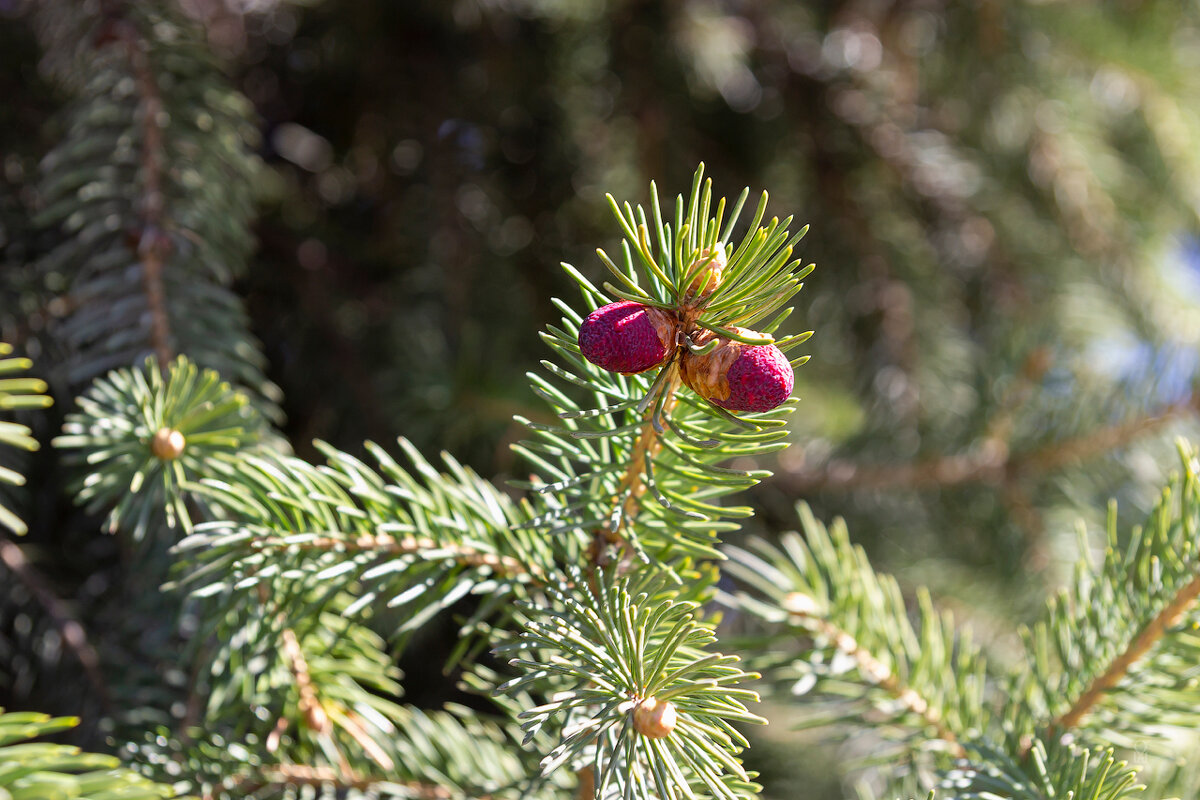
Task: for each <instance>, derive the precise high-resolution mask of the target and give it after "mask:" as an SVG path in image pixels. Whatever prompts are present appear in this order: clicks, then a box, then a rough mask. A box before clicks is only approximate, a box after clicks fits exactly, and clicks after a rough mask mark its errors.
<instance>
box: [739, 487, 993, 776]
mask: <svg viewBox="0 0 1200 800" xmlns="http://www.w3.org/2000/svg"><path fill="white" fill-rule="evenodd" d="M798 511H799V515H800V519H801V523H802V526H803V529H804V533H805V538H803V539H802V538H801V537H800V536H799V535H797V534H794V533H789V534H785V535H784V536H783V537H782V540H781V542H780V545H779V546H778V547H776V546H773V545H771V544H768V543H767V542H764V541H757V540H756V541H754V542H753V543H752V548H751V549H748V550H743V549H741V548H733V547H731V548H727V553H728V555H729V558H730V560H729V562H728V564H727V566H726V571H727V572H728V573H729V574H730V575H731V576H732V577H733V578H735V579H736V580H737V581H738V582H739V583H740V584H741V585H742V586H743V587H745V588H744V589H740V590H739V591H738V592H737V594H736V595H735V596H724V597H723V599H724V601H725V602H727V603H729V604H731V605H736V606H737V607H738V608H740V609H742V610H744V611H746V612H748V613H750V614H753V615H755V616H757V617H760V618H762V619H763V620H764V621H766V622H768V623H770V624H771V625H772V626H775V625H784V626H788V627H790V628H792V629H794V630H796V631H797V632H803V633H804V634H805V636H804V638H803V640H802V641H803V642H804V643H803V644H801V646H800V648H799V649H798V652H774V653H769V650H777V643H778V642H779V637H778V634H775V635H771V634H767V635H766V641H765V643H759V642H757V641H753V640H751V641H747V642H746V643H745V644H744V646H745V647H746V648H748V649H751V650H760V651H768V653H766V654H764V656H763V667H762V668H763V669H764V671H765V672H766V673H767V675H768V677H769V678H773V679H774V680H775V681H776V682H777V683H786V685H787V686H788V687H789V688H790V690H791V692H792V693H793V694H803V693H808V692H813V691H815V692H816V693H818V694H821V695H824V696H825V697H827V698H828V701H829V704H830V708H831V711H830V715H829V716H828V717H827V719H826V721H825V724H835V723H836V724H841V725H843V726H855V725H857V724H861V719H860V717H861V715H863V714H866V713H869V711H873V712H875V713H876V714H880V713H881V714H883V715H884V718H885V719H888V720H890V721H891V722H893V723H894V724H897V725H900V726H902V727H903V728H905V729H907V730H908V731H909V733H908V734H907V736H906V738H907V740H908V747H907V748H902V749H901V750H898V751H896V752H895V753H894V754H891V755H892V756H893V757H899V756H901V755H903V754H904V753H905V751H906V749H907V750H918V749H920V748H923V747H924V746H925V745H926V744H927V742H928V741H929V740H928V734H929V733H932V735H933V737H934V738H935V739H938V740H941V741H942V743H943V744H942V745H941V746H940V748H938V749H940V750H942V751H943V752H946V753H948V754H950V755H953V756H956V757H961V756H963V755H964V754H965V752H966V751H965V750H964V742H966V741H967V740H968V739H969V738H970V737H972V736H975V735H978V732H979V731H980V730H982V729H983V727H984V723H985V721H986V719H987V716H988V714H987V708H986V707H985V705H984V688H985V675H986V673H985V664H984V661H983V659H982V656H981V654H980V652H979V650H978V648H977V647H975V646H974V645H973V644H972V643H971V641H970V639H969V638H968V637H967V636H966V635H964V634H960V633H959V632H958V631H956V629H955V628H954V626H953V623H952V621H951V619H950V618H949V616H948V615H945V614H939V613H937V612H936V611H935V610H934V609H933V606H932V603H931V601H930V598H929V595H928V593H927V592H923V591H922V592H920V593H918V597H917V600H918V602H917V609H918V612H919V613H918V617H917V622H918V623H919V624H914V622H913V621H911V620H910V619H909V609H908V605H907V603H906V602H905V600H904V598H903V597H902V596H901V594H900V590H899V586H898V584H897V583H896V581H895V579H893V578H891V577H890V576H887V575H880V574H878V573H876V572H875V571H874V569H873V568H872V567H871V565H870V563H869V561H868V560H867V558H866V555H865V553H864V552H863V551H862V549H861V548H860V547H856V546H854V545H852V544H851V542H850V539H849V535H848V532H847V530H846V528H845V525H844V524H843V523H842V522H841V521H840V520H838V521H836V522H835V523H834V524H833V525H832V526H831V527H830V528H826V527H825V526H824V525H822V524H821V523H819V522H818V521H817V520H816V518H815V517H814V516H813V515H812V512H811V511H810V510H809V509H808V507H807V506H805V505H803V504H801V505H800V506H799V508H798ZM830 648H832V649H833V650H836V651H838V652H840V653H842V654H844V655H845V656H847V657H848V658H849V659H850V660H851V661H852V663H853V665H854V666H853V668H852V669H853V671H854V672H856V673H857V675H858V679H857V680H856V681H855V683H856V684H858V685H859V686H861V687H862V689H863V690H865V691H859V692H857V693H847V692H845V691H844V686H845V682H846V680H847V678H848V676H847V675H845V674H844V673H846V672H847V668H846V667H839V666H836V661H837V659H832V660H831V659H829V658H828V650H829V649H830Z"/></svg>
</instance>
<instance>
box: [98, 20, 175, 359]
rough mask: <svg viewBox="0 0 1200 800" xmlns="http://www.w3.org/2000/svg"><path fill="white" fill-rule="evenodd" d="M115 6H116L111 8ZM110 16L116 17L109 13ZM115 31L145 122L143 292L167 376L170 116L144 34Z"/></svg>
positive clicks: (122, 24) (127, 27) (120, 27)
mask: <svg viewBox="0 0 1200 800" xmlns="http://www.w3.org/2000/svg"><path fill="white" fill-rule="evenodd" d="M109 5H110V6H111V5H113V4H111V3H110V4H109ZM109 13H110V15H111V14H112V13H113V12H112V11H110V12H109ZM109 24H110V26H111V29H112V30H114V31H116V33H117V36H118V38H119V39H120V41H121V42H122V43H123V44H124V46H125V52H126V57H127V58H128V59H129V65H130V67H131V70H132V72H133V76H134V79H135V81H136V83H137V88H138V106H139V109H138V114H139V116H140V117H141V129H142V136H141V163H142V196H141V200H140V202H139V204H138V205H139V206H140V208H141V215H142V226H141V232H140V233H139V235H138V246H137V252H138V256H139V258H140V259H141V263H142V286H143V287H144V290H145V292H146V305H147V307H148V308H149V310H150V345H151V347H152V349H153V351H154V355H155V358H157V359H158V368H159V370H161V371H162V372H163V373H164V374H165V373H166V371H167V368H168V366H169V365H170V362H171V358H172V357H173V353H172V349H171V324H170V321H169V319H168V315H167V301H166V291H165V289H164V283H163V269H164V266H165V261H166V256H167V254H168V253H169V251H170V247H171V240H170V239H169V238H168V237H167V236H165V235H163V233H162V231H163V210H164V207H165V206H166V199H165V197H164V194H163V188H162V183H163V170H164V161H165V159H166V147H165V145H164V143H163V132H162V124H161V120H162V118H163V115H164V113H165V111H164V109H163V101H162V95H161V94H160V93H159V88H158V82H157V80H156V79H155V77H154V72H153V70H152V69H151V68H150V62H149V57H148V50H149V44H148V43H147V42H146V41H145V40H143V39H142V38H141V36H140V35H139V34H138V30H137V26H135V25H134V24H133V23H131V22H129V21H128V20H125V19H111V18H110V23H109Z"/></svg>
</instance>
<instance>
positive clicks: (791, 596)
mask: <svg viewBox="0 0 1200 800" xmlns="http://www.w3.org/2000/svg"><path fill="white" fill-rule="evenodd" d="M780 605H781V606H783V610H784V611H786V612H788V613H789V614H794V615H795V616H797V617H815V616H816V615H817V610H818V609H817V601H816V600H814V599H812V597H811V596H809V595H807V594H804V593H803V592H788V593H787V594H786V595H784V598H783V602H782V603H780Z"/></svg>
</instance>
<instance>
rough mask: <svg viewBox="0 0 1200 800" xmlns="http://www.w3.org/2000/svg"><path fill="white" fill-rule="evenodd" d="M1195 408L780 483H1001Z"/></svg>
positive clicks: (852, 486) (1087, 454)
mask: <svg viewBox="0 0 1200 800" xmlns="http://www.w3.org/2000/svg"><path fill="white" fill-rule="evenodd" d="M1198 406H1200V394H1193V395H1190V396H1189V397H1188V398H1187V399H1185V400H1182V401H1180V402H1177V403H1172V404H1170V405H1168V406H1165V407H1164V408H1161V409H1159V410H1158V411H1156V412H1154V413H1150V414H1145V415H1143V416H1138V417H1135V418H1133V419H1129V420H1125V421H1123V422H1119V423H1116V424H1113V425H1110V426H1105V427H1101V428H1096V429H1094V430H1091V431H1088V432H1087V433H1083V434H1080V435H1079V436H1075V437H1071V438H1068V439H1062V440H1060V441H1057V442H1052V443H1050V444H1047V445H1043V446H1041V447H1038V448H1035V449H1033V450H1030V451H1028V452H1024V453H1021V452H1009V448H1008V445H1007V443H1005V442H1003V441H1001V440H998V439H995V438H989V439H986V440H985V441H984V442H983V444H982V446H980V447H978V448H976V449H974V450H971V451H968V452H964V453H956V454H951V455H941V456H935V457H931V458H925V459H921V460H918V461H912V462H909V463H898V464H858V463H854V462H851V461H844V460H833V461H830V462H829V463H827V464H824V465H822V466H821V467H819V468H803V469H799V470H790V471H788V470H784V471H782V472H781V473H780V475H779V480H780V481H782V482H783V483H784V485H786V486H787V488H788V490H789V491H792V492H795V493H799V494H803V493H807V492H813V491H819V490H822V489H835V490H836V489H842V490H850V491H855V490H860V489H926V488H932V487H946V486H957V485H961V484H966V483H991V484H1002V483H1005V482H1008V481H1012V480H1017V479H1022V478H1028V477H1030V476H1032V475H1037V474H1040V473H1043V472H1052V471H1054V470H1056V469H1060V468H1062V467H1064V466H1067V465H1068V464H1071V463H1074V462H1080V461H1087V460H1089V459H1093V458H1097V457H1099V456H1102V455H1104V454H1106V453H1109V452H1111V451H1113V450H1115V449H1117V448H1120V447H1123V446H1125V445H1127V444H1129V443H1131V442H1133V441H1134V440H1136V439H1138V438H1140V437H1143V436H1147V435H1149V434H1152V433H1155V432H1157V431H1160V430H1162V429H1163V428H1165V427H1166V426H1168V425H1169V424H1171V423H1173V422H1175V421H1177V420H1180V419H1184V418H1187V417H1190V416H1193V415H1194V414H1195V413H1196V411H1197V407H1198Z"/></svg>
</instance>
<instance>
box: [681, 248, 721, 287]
mask: <svg viewBox="0 0 1200 800" xmlns="http://www.w3.org/2000/svg"><path fill="white" fill-rule="evenodd" d="M709 256H711V258H709ZM705 261H707V262H708V263H707V264H704V266H703V267H701V268H700V271H699V272H697V273H696V277H694V278H692V282H691V283H690V284H689V285H688V293H689V294H690V295H691V296H692V297H696V298H704V297H708V296H709V295H710V294H712V293H713V292H714V291H716V289H717V287H718V286H720V285H721V276H722V275H723V274H724V273H725V266H726V255H725V247H724V246H723V245H721V244H717V245H715V246H714V247H713V248H712V249H705V250H701V251H700V255H699V257H698V258H697V259H696V261H693V262H692V264H691V266H689V267H688V270H689V271H690V270H691V269H692V267H694V266H696V263H697V262H699V263H704V262H705Z"/></svg>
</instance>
